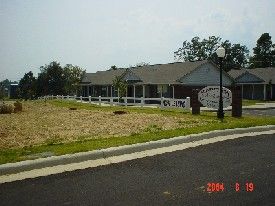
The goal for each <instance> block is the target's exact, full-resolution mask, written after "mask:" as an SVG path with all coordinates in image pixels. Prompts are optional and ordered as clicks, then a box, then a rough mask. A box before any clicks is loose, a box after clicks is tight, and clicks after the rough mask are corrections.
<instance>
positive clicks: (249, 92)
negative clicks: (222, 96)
mask: <svg viewBox="0 0 275 206" xmlns="http://www.w3.org/2000/svg"><path fill="white" fill-rule="evenodd" d="M240 85H241V88H242V97H243V99H251V100H272V99H274V98H275V85H274V84H261V83H252V84H251V83H243V84H240Z"/></svg>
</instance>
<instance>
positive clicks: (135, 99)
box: [134, 85, 136, 103]
mask: <svg viewBox="0 0 275 206" xmlns="http://www.w3.org/2000/svg"><path fill="white" fill-rule="evenodd" d="M134 103H136V85H134Z"/></svg>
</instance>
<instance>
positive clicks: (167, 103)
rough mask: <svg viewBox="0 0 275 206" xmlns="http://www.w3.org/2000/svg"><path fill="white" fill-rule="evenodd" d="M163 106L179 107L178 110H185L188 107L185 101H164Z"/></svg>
mask: <svg viewBox="0 0 275 206" xmlns="http://www.w3.org/2000/svg"><path fill="white" fill-rule="evenodd" d="M163 106H164V107H177V108H185V106H186V100H185V99H182V100H181V99H179V100H175V99H169V100H163Z"/></svg>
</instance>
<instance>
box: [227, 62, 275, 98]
mask: <svg viewBox="0 0 275 206" xmlns="http://www.w3.org/2000/svg"><path fill="white" fill-rule="evenodd" d="M228 73H229V75H230V76H232V77H233V78H234V80H235V83H236V84H237V85H240V86H241V87H242V97H243V99H261V100H270V99H275V68H274V67H273V68H272V67H268V68H255V69H240V70H231V71H229V72H228Z"/></svg>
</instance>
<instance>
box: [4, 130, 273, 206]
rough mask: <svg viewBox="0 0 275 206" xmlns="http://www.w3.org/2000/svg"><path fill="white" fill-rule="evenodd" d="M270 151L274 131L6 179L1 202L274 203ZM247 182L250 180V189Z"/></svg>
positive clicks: (9, 203)
mask: <svg viewBox="0 0 275 206" xmlns="http://www.w3.org/2000/svg"><path fill="white" fill-rule="evenodd" d="M274 155H275V138H274V135H261V136H257V137H244V138H240V139H236V140H228V141H224V142H219V143H214V144H209V145H205V146H200V147H196V148H190V149H187V150H183V151H177V152H173V153H167V154H163V155H158V156H154V157H147V158H143V159H138V160H133V161H128V162H123V163H118V164H112V165H107V166H101V167H97V168H91V169H85V170H78V171H74V172H67V173H62V174H58V175H51V176H47V177H40V178H35V179H28V180H23V181H17V182H12V183H5V184H2V185H0V204H1V205H3V206H4V205H39V206H41V205H51V206H52V205H111V206H112V205H127V206H128V205H144V206H145V205H274V204H275V195H274V194H275V181H274V180H275V158H274ZM208 183H223V186H224V190H223V191H219V192H214V191H213V192H208V191H207V190H208V189H210V190H212V189H214V188H216V186H215V187H213V188H212V187H209V188H208ZM236 183H239V186H240V187H239V188H240V191H239V192H236ZM246 183H249V184H248V188H247V189H248V191H246ZM251 183H252V184H251ZM220 185H221V184H220ZM249 186H250V187H249ZM252 186H253V187H252ZM219 188H220V189H221V187H219Z"/></svg>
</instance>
